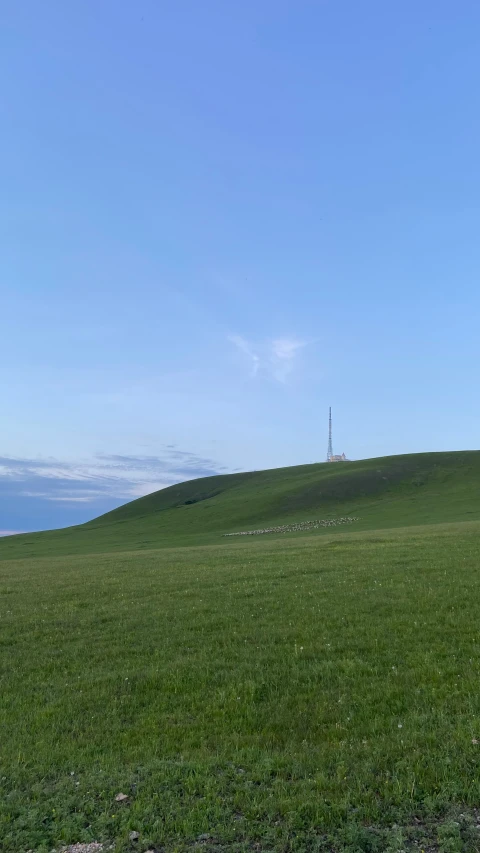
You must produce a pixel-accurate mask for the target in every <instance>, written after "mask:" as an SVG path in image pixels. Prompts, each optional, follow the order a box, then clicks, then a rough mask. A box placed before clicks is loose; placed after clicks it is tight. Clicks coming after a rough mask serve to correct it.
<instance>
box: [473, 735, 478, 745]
mask: <svg viewBox="0 0 480 853" xmlns="http://www.w3.org/2000/svg"><path fill="white" fill-rule="evenodd" d="M472 743H473V745H474V746H476V745H477V743H478V740H477V738H476V737H472Z"/></svg>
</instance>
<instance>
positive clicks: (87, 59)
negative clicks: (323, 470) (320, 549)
mask: <svg viewBox="0 0 480 853" xmlns="http://www.w3.org/2000/svg"><path fill="white" fill-rule="evenodd" d="M0 23H1V26H0V73H1V78H2V80H3V86H2V98H1V110H2V133H1V134H0V173H1V187H2V191H1V193H0V241H1V246H0V296H1V302H0V305H1V336H0V381H1V385H0V387H1V389H2V395H1V396H2V405H1V416H0V531H17V530H19V531H20V530H33V529H41V528H48V527H56V526H62V525H66V524H70V523H78V522H81V521H85V520H87V519H88V518H92V517H94V516H95V515H97V514H98V513H100V512H102V511H106V510H107V509H110V508H111V507H113V506H117V505H119V504H121V503H123V502H125V501H126V500H128V499H130V498H132V497H136V496H139V495H142V494H145V493H146V492H148V491H152V490H153V489H156V488H160V487H162V486H164V485H169V484H170V483H172V482H175V481H178V480H180V479H186V478H190V477H195V476H203V475H208V474H210V473H213V472H215V471H219V472H224V471H233V470H248V469H260V468H264V467H276V466H282V465H293V464H300V463H306V462H312V461H319V460H323V459H324V458H325V455H326V444H327V434H326V433H327V417H328V406H329V405H331V406H332V407H333V411H334V450H335V452H342V451H345V452H346V454H347V456H349V457H350V458H354V459H358V458H363V457H370V456H382V455H385V454H390V453H406V452H415V451H425V450H432V451H434V450H450V449H463V448H476V447H478V443H479V442H478V423H479V416H480V402H479V398H478V393H477V369H478V363H479V349H480V346H479V335H478V314H479V308H480V290H479V286H478V280H479V270H480V240H479V239H478V234H479V225H480V158H479V155H478V152H479V150H480V112H479V110H478V103H477V101H478V86H479V82H480V80H479V78H480V53H479V51H478V33H479V32H480V6H479V4H478V3H474V2H468V0H466V2H463V3H461V4H453V3H451V2H450V0H449V1H448V2H442V0H435V2H434V0H424V2H422V3H418V2H410V0H405V2H403V3H401V4H391V3H385V2H384V0H378V1H377V0H375V2H372V0H364V2H362V3H358V2H353V0H349V1H348V2H336V3H333V2H323V0H292V2H290V0H275V2H273V0H242V2H236V0H232V2H225V0H203V2H202V3H197V2H193V0H188V2H187V0H163V2H157V0H138V2H136V3H133V4H132V3H119V2H118V0H102V2H101V3H99V2H97V0H69V2H68V3H65V2H64V0H45V2H43V3H37V2H34V0H29V1H28V2H27V0H4V2H3V4H2V11H1V22H0Z"/></svg>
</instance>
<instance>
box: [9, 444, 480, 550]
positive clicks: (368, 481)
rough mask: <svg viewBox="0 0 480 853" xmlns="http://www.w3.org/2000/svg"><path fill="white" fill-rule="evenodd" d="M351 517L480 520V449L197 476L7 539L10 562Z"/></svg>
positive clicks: (373, 522)
mask: <svg viewBox="0 0 480 853" xmlns="http://www.w3.org/2000/svg"><path fill="white" fill-rule="evenodd" d="M346 515H348V516H356V517H358V521H356V522H355V525H354V528H355V530H362V529H363V530H366V529H375V528H386V527H401V526H408V525H415V524H430V523H440V522H447V521H467V520H470V521H471V520H477V519H480V451H458V452H451V453H423V454H411V455H405V456H390V457H384V458H377V459H368V460H362V461H359V462H350V463H345V464H338V465H328V464H326V463H322V464H316V465H303V466H298V467H291V468H278V469H272V470H267V471H256V472H250V473H245V474H228V475H223V476H216V477H206V478H202V479H199V480H192V481H189V482H186V483H181V484H178V485H175V486H171V487H169V488H166V489H162V490H161V491H158V492H155V493H153V494H151V495H147V496H146V497H143V498H139V499H138V500H135V501H132V502H130V503H127V504H125V505H124V506H122V507H120V508H118V509H116V510H114V511H112V512H110V513H107V514H106V515H103V516H100V517H99V518H96V519H94V520H93V521H91V522H88V523H87V524H84V525H81V526H77V527H71V528H66V529H64V530H57V531H47V532H43V533H34V534H26V535H22V536H15V537H8V538H6V539H4V540H0V559H9V558H12V557H17V556H41V555H47V554H74V553H95V552H105V551H126V550H135V549H139V548H157V547H163V546H172V545H191V544H209V543H215V542H216V543H219V544H220V543H222V542H225V540H224V539H222V535H223V534H225V533H231V532H236V531H241V530H250V529H255V528H261V527H266V526H273V525H279V524H286V523H291V522H298V521H309V520H313V519H318V518H321V519H331V518H337V517H339V516H346ZM342 529H343V530H345V529H346V528H339V530H342ZM348 529H353V525H352V527H351V528H348ZM319 532H321V531H315V533H316V534H318V533H319ZM288 535H295V534H288Z"/></svg>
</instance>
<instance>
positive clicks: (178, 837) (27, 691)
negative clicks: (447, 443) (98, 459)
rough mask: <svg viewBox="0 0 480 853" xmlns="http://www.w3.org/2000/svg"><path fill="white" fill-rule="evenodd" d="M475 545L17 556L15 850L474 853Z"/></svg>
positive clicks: (7, 739) (425, 531) (10, 661)
mask: <svg viewBox="0 0 480 853" xmlns="http://www.w3.org/2000/svg"><path fill="white" fill-rule="evenodd" d="M479 535H480V525H479V524H478V523H464V524H454V525H445V526H437V527H430V528H421V527H418V528H412V529H410V530H397V531H384V532H376V533H374V534H372V533H351V532H349V533H345V532H342V533H341V534H336V535H333V534H329V535H311V536H308V537H297V538H285V537H284V538H278V539H267V538H262V539H256V538H254V539H253V540H252V539H249V540H248V541H247V542H245V541H241V542H235V543H233V542H228V543H226V544H221V545H218V546H209V547H198V548H178V549H163V550H157V551H149V552H143V553H118V554H112V555H100V556H93V557H92V556H87V557H86V556H71V557H68V558H62V557H60V558H44V559H36V560H34V559H28V560H12V561H4V562H3V563H1V564H0V591H1V599H0V600H1V612H0V616H1V619H0V626H1V632H0V637H1V649H2V656H1V661H2V665H1V666H2V668H1V671H0V678H1V681H0V685H1V703H0V724H1V731H2V741H1V746H0V754H1V761H0V764H1V768H0V838H1V839H2V844H3V846H2V847H1V849H2V851H8V853H10V851H11V852H12V853H13V851H15V853H18V851H23V850H27V849H35V850H51V849H52V848H53V847H55V846H58V845H60V844H61V843H67V842H73V841H79V840H88V839H93V838H95V839H105V840H110V841H114V842H115V843H116V845H117V849H125V850H126V849H129V842H128V835H129V832H130V831H131V830H137V831H138V832H140V835H141V840H140V842H139V844H137V845H136V846H137V848H139V849H141V850H145V849H147V845H148V846H150V845H155V846H156V848H157V849H159V850H160V849H165V850H168V851H172V850H179V849H182V848H183V847H189V846H191V845H193V844H194V842H195V840H196V839H197V840H198V839H199V837H200V836H203V835H204V836H206V838H205V839H204V840H203V842H202V843H203V849H222V850H223V849H228V850H240V849H258V850H262V851H263V850H305V849H312V850H314V849H316V850H332V849H336V850H344V849H345V850H351V851H355V850H365V851H366V850H375V849H377V850H386V849H387V848H388V845H390V849H391V850H400V849H407V844H408V843H409V842H408V838H409V837H410V838H411V839H413V838H414V837H415V838H416V839H417V840H418V839H419V838H420V842H421V843H424V844H425V845H426V842H425V839H428V838H429V837H431V838H433V839H434V838H435V837H437V835H438V834H439V835H440V841H439V842H438V845H437V846H436V847H435V848H433V847H430V848H427V847H425V849H443V850H445V851H448V850H452V851H453V850H459V851H460V850H467V849H471V850H475V849H478V847H477V846H475V845H476V844H477V842H476V840H475V837H476V833H475V830H474V828H473V824H472V823H471V819H470V818H471V816H472V815H473V814H474V812H473V809H474V807H475V806H477V805H478V804H479V803H480V772H479V771H480V752H479V750H480V745H476V744H474V743H472V740H473V739H478V740H480V716H479V715H480V693H479V677H480V597H479V595H478V587H479V577H478V574H479V548H478V541H479ZM119 791H123V792H125V793H127V794H128V795H129V800H128V802H127V804H126V805H119V804H117V803H116V802H115V795H116V794H117V793H118V792H119ZM452 809H453V813H454V815H455V816H456V818H457V821H458V822H457V823H454V822H452V820H451V819H447V817H442V815H445V814H447V813H449V812H451V811H452ZM462 810H463V811H462ZM460 811H462V813H463V814H464V815H466V817H464V818H462V819H459V818H458V814H459V813H460ZM415 818H416V820H417V823H415ZM439 819H440V823H438V820H439ZM393 824H397V825H398V827H397V828H396V829H392V825H393ZM415 833H416V835H415ZM207 838H208V839H210V840H207ZM442 838H443V841H442ZM469 838H470V841H468V839H469ZM255 844H257V845H259V846H258V847H255ZM412 844H413V841H412ZM392 845H393V846H392ZM402 845H403V847H402ZM442 845H443V846H442ZM130 846H132V845H130ZM408 849H410V848H409V847H408ZM412 849H413V848H412ZM415 849H421V847H418V848H417V847H415Z"/></svg>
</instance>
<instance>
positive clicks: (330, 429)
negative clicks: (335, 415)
mask: <svg viewBox="0 0 480 853" xmlns="http://www.w3.org/2000/svg"><path fill="white" fill-rule="evenodd" d="M332 456H333V446H332V407H331V406H330V408H329V410H328V450H327V462H331V461H332Z"/></svg>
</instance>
